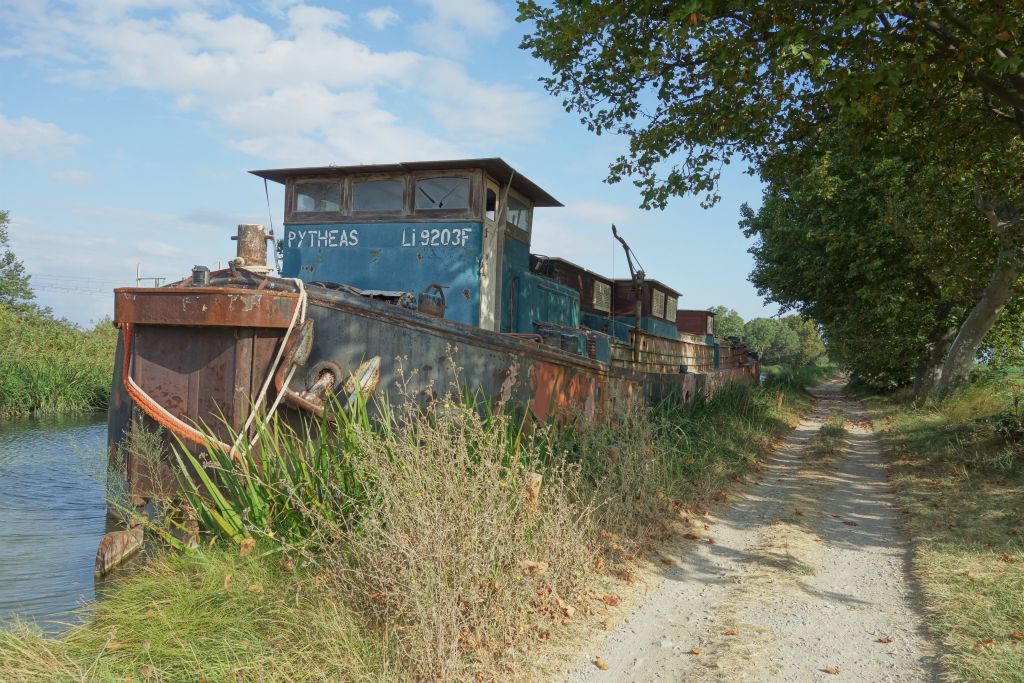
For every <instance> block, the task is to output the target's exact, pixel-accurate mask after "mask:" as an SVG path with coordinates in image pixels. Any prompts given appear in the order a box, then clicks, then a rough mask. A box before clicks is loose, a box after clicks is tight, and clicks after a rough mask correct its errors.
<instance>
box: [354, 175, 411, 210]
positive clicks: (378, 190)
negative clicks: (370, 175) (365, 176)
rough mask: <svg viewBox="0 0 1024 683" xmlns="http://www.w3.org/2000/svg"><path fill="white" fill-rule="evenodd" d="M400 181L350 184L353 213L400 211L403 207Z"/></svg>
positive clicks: (402, 187) (370, 181) (367, 181)
mask: <svg viewBox="0 0 1024 683" xmlns="http://www.w3.org/2000/svg"><path fill="white" fill-rule="evenodd" d="M404 185H405V184H404V183H403V182H402V181H401V180H356V181H353V183H352V210H353V211H401V210H402V209H403V208H404V205H405V186H404Z"/></svg>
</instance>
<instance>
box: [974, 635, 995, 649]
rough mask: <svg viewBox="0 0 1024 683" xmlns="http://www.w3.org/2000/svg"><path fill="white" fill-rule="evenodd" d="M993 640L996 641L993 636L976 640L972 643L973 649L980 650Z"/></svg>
mask: <svg viewBox="0 0 1024 683" xmlns="http://www.w3.org/2000/svg"><path fill="white" fill-rule="evenodd" d="M994 642H996V641H995V639H994V638H986V639H985V640H981V641H978V642H977V643H975V644H974V651H975V652H981V651H982V650H984V649H985V648H986V647H988V646H989V645H991V644H992V643H994Z"/></svg>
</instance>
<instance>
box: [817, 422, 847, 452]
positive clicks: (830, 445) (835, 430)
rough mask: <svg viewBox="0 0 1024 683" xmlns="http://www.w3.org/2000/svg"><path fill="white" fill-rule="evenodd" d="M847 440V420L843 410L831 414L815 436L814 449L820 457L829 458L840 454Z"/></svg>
mask: <svg viewBox="0 0 1024 683" xmlns="http://www.w3.org/2000/svg"><path fill="white" fill-rule="evenodd" d="M845 441H846V420H845V419H844V418H843V415H842V413H841V412H837V413H833V414H832V415H829V417H828V419H826V420H825V422H824V423H823V424H822V425H821V428H820V429H819V430H818V435H817V436H816V437H815V440H814V445H813V446H812V450H813V452H814V454H815V455H816V456H818V457H819V458H824V459H829V458H832V457H834V456H836V455H838V454H839V453H840V452H841V451H842V450H843V446H844V444H845Z"/></svg>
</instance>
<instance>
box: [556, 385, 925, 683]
mask: <svg viewBox="0 0 1024 683" xmlns="http://www.w3.org/2000/svg"><path fill="white" fill-rule="evenodd" d="M812 393H813V394H814V395H815V397H816V399H817V401H816V404H815V407H814V410H813V411H812V413H811V414H810V415H809V416H808V417H807V418H806V419H804V420H803V421H802V422H801V423H800V425H799V426H798V427H797V428H796V430H795V431H794V432H793V434H792V435H791V436H790V437H789V439H788V440H787V441H786V443H785V444H784V445H783V446H782V447H781V448H780V449H779V450H778V451H777V453H776V456H775V457H774V458H773V459H772V461H771V463H770V464H769V466H768V468H767V469H766V470H765V472H764V473H763V477H762V479H761V480H760V481H759V482H758V483H757V485H755V486H752V487H750V490H749V491H748V492H746V494H745V495H743V496H742V497H741V498H740V499H739V501H738V502H737V503H736V504H735V505H734V506H732V507H731V508H730V509H728V510H726V511H724V512H723V516H722V517H721V518H720V519H717V520H713V521H711V524H712V531H709V532H708V533H709V534H710V535H712V536H713V537H714V539H715V544H713V545H712V544H708V543H701V544H694V543H692V542H683V543H682V544H681V545H679V546H678V547H677V548H676V549H675V553H674V554H673V559H675V560H676V563H675V565H674V566H673V567H671V568H670V569H669V570H668V571H667V572H665V575H664V581H662V582H661V584H660V585H658V586H657V587H655V588H654V589H653V590H652V591H651V593H650V594H649V595H648V596H646V598H645V599H644V600H643V601H642V603H641V604H640V606H639V607H637V608H636V609H635V610H634V612H633V613H632V614H631V615H630V616H629V617H628V618H627V619H625V620H624V621H622V622H621V623H620V624H619V625H618V626H617V627H616V628H614V629H613V630H612V631H611V632H610V633H609V635H608V637H607V638H606V639H605V641H604V643H603V645H602V646H600V648H599V649H595V650H593V651H591V652H588V653H586V655H585V656H584V657H583V658H581V659H580V660H579V662H578V663H577V665H576V667H575V669H573V671H571V672H570V673H569V678H568V680H569V681H570V682H571V683H583V682H590V681H616V682H618V681H661V680H664V681H670V680H687V681H690V680H694V681H704V680H706V681H769V680H775V681H805V680H848V681H872V682H875V681H901V682H902V681H928V680H935V679H937V678H938V669H937V668H936V664H935V657H934V654H933V652H932V649H931V647H930V644H929V643H928V642H927V640H926V638H925V636H924V628H923V620H922V617H921V615H920V613H919V611H918V609H917V608H916V605H915V600H914V595H913V585H912V583H911V580H910V574H909V570H908V567H909V546H908V543H907V540H906V537H905V535H904V534H903V532H902V531H901V529H900V527H899V518H898V513H897V511H896V509H895V506H894V504H895V498H894V495H893V493H892V491H891V488H890V486H889V484H888V481H887V478H886V471H885V466H884V463H883V461H882V457H881V449H880V446H879V443H878V439H877V437H876V436H875V435H874V433H873V431H872V429H871V426H870V424H869V423H868V422H867V421H866V420H865V419H864V418H865V415H864V413H863V411H862V410H861V408H860V406H859V405H858V404H857V403H856V402H855V401H852V400H848V399H846V398H844V397H843V396H842V393H841V386H840V384H839V383H838V382H836V381H833V382H829V383H826V384H824V385H822V386H821V387H818V388H817V389H815V390H814V391H813V392H812ZM835 414H838V415H842V417H843V418H844V419H845V421H846V422H845V425H846V430H847V432H846V435H845V440H844V442H843V444H842V449H841V450H840V451H839V452H838V453H836V454H834V455H832V456H831V457H827V456H822V455H820V454H818V453H817V452H816V450H815V449H814V443H815V440H816V437H817V435H818V432H819V430H820V428H821V426H822V424H823V423H824V422H825V421H826V420H827V419H828V418H829V417H830V415H835ZM733 633H735V635H732V634H733ZM695 652H696V653H697V654H695ZM597 656H600V658H601V660H602V661H603V662H604V663H605V664H606V665H607V667H608V668H607V669H606V670H600V669H598V668H597V667H596V666H595V665H594V658H595V657H597Z"/></svg>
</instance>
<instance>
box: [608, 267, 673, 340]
mask: <svg viewBox="0 0 1024 683" xmlns="http://www.w3.org/2000/svg"><path fill="white" fill-rule="evenodd" d="M679 296H680V294H679V292H677V291H676V290H674V289H672V288H671V287H669V286H668V285H665V284H662V283H661V282H658V281H657V280H652V279H645V280H644V281H643V284H642V287H641V289H640V329H641V330H643V331H644V332H647V333H648V334H653V335H655V336H658V337H664V338H666V339H675V338H676V307H677V306H678V305H679ZM636 301H637V292H636V288H635V286H634V284H633V281H632V280H625V279H621V280H615V282H614V285H613V288H612V314H613V317H614V318H615V320H616V321H617V322H619V323H621V324H624V325H626V326H628V327H635V326H636Z"/></svg>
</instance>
